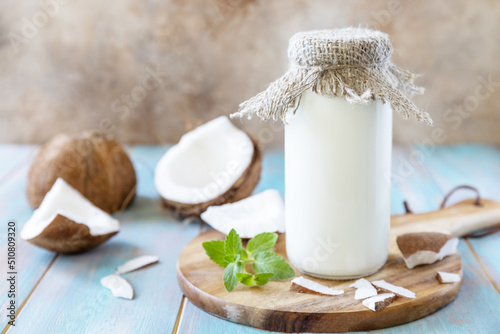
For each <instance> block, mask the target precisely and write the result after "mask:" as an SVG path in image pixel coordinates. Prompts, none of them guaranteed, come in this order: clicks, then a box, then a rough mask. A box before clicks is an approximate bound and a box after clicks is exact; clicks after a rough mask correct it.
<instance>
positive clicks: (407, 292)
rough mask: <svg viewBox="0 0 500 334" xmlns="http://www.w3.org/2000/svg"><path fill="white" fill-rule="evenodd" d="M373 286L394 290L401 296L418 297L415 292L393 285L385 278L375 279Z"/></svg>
mask: <svg viewBox="0 0 500 334" xmlns="http://www.w3.org/2000/svg"><path fill="white" fill-rule="evenodd" d="M372 284H373V286H375V287H376V288H377V289H379V290H383V291H387V292H392V293H394V294H396V296H399V297H406V298H417V296H416V295H415V293H414V292H412V291H410V290H408V289H405V288H403V287H400V286H397V285H393V284H391V283H387V282H386V281H384V280H380V281H374V282H372Z"/></svg>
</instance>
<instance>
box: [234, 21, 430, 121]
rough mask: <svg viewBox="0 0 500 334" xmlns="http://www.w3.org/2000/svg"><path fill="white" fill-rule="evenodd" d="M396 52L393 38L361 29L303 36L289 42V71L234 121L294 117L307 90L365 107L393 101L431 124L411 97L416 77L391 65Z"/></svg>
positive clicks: (403, 112)
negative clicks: (290, 115) (289, 115)
mask: <svg viewBox="0 0 500 334" xmlns="http://www.w3.org/2000/svg"><path fill="white" fill-rule="evenodd" d="M392 52H393V48H392V45H391V42H390V40H389V36H388V35H387V34H385V33H382V32H380V31H374V30H369V29H362V28H345V29H334V30H316V31H308V32H300V33H297V34H295V35H294V36H292V38H290V44H289V47H288V58H289V59H290V67H289V69H288V71H287V72H286V73H285V74H284V75H283V76H282V77H280V78H279V79H277V80H276V81H274V82H272V83H271V84H270V85H269V87H268V88H267V89H266V90H265V91H263V92H261V93H259V94H258V95H256V96H254V97H253V98H251V99H249V100H248V101H245V102H243V103H242V104H240V106H239V110H238V112H236V113H234V114H233V115H231V117H242V116H246V117H248V118H251V116H253V115H254V114H256V115H257V116H259V117H260V118H261V119H263V120H268V119H273V120H278V119H281V120H282V121H283V122H286V120H287V118H288V117H287V113H288V112H289V111H291V112H292V113H295V111H296V110H297V107H298V105H299V102H300V97H301V96H302V94H303V93H304V92H305V91H307V90H312V91H313V92H316V93H319V94H322V95H325V96H332V97H334V96H336V97H343V98H345V99H346V100H347V101H349V102H352V103H362V104H366V103H368V102H370V101H372V100H375V99H378V100H381V101H382V102H384V103H386V102H389V103H390V104H391V107H392V109H393V110H394V111H396V112H398V113H399V114H401V115H402V116H403V118H405V119H407V118H409V115H410V114H413V115H414V117H415V119H416V120H417V121H423V122H425V123H427V124H429V125H432V123H433V122H432V119H431V118H430V116H429V114H428V113H426V112H424V111H422V110H420V109H419V108H417V106H415V104H413V102H411V101H410V100H409V99H408V97H407V96H411V95H413V94H415V93H420V94H421V93H423V88H421V87H418V86H415V84H414V80H415V77H416V76H415V75H414V74H412V73H410V72H408V71H405V70H402V69H400V68H399V67H397V66H395V65H394V64H393V63H392V62H391V60H390V59H391V55H392Z"/></svg>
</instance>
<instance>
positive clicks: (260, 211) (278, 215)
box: [201, 189, 285, 238]
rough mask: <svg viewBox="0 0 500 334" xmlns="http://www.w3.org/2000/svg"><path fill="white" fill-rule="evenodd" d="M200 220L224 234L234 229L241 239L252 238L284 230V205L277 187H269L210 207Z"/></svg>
mask: <svg viewBox="0 0 500 334" xmlns="http://www.w3.org/2000/svg"><path fill="white" fill-rule="evenodd" d="M201 219H203V220H204V221H205V222H206V223H207V224H209V225H210V226H212V227H213V228H214V229H216V230H217V231H219V232H222V233H224V234H226V235H227V234H229V232H231V229H233V228H234V229H235V230H236V232H237V233H238V235H239V236H240V238H253V237H255V236H256V235H257V234H259V233H264V232H285V205H284V203H283V199H282V198H281V195H280V193H279V192H278V191H277V190H274V189H268V190H266V191H263V192H261V193H259V194H256V195H253V196H250V197H248V198H245V199H243V200H241V201H238V202H234V203H230V204H224V205H220V206H211V207H209V208H208V209H207V211H205V212H204V213H202V214H201Z"/></svg>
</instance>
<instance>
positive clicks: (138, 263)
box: [115, 255, 158, 275]
mask: <svg viewBox="0 0 500 334" xmlns="http://www.w3.org/2000/svg"><path fill="white" fill-rule="evenodd" d="M156 262H158V256H156V255H143V256H138V257H136V258H133V259H132V260H129V261H127V262H125V263H124V264H122V265H121V266H118V267H117V268H116V270H115V274H117V275H121V274H126V273H129V272H131V271H135V270H137V269H141V268H144V267H146V266H149V265H150V264H153V263H156Z"/></svg>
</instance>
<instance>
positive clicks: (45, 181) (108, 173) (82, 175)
mask: <svg viewBox="0 0 500 334" xmlns="http://www.w3.org/2000/svg"><path fill="white" fill-rule="evenodd" d="M58 178H62V179H64V180H65V181H66V182H67V183H68V184H69V185H70V186H72V187H73V188H75V189H76V190H77V191H78V192H80V193H81V194H82V195H83V196H84V197H86V198H87V199H88V200H89V201H90V202H92V203H93V204H94V205H95V206H97V207H98V208H100V209H102V210H104V211H106V212H108V213H113V212H116V211H120V210H123V209H125V208H126V207H127V206H128V205H129V204H130V203H131V202H132V200H133V198H134V197H135V190H136V177H135V171H134V166H133V165H132V162H131V161H130V158H129V157H128V155H127V153H125V151H124V150H123V148H122V147H121V146H120V145H119V144H118V143H117V142H115V141H114V140H108V139H105V138H103V137H102V136H100V135H98V134H95V133H83V134H77V135H59V136H56V137H54V138H53V139H52V140H50V141H49V142H48V143H47V144H45V145H44V146H43V147H42V148H41V150H40V151H39V152H38V154H37V155H36V157H35V159H34V161H33V163H32V165H31V168H30V171H29V174H28V184H27V188H26V192H27V196H28V201H29V203H30V205H31V207H32V208H34V209H36V208H38V207H39V206H40V204H41V203H42V200H43V198H44V197H45V194H47V192H48V191H49V190H50V189H51V188H52V186H53V184H54V182H55V181H56V180H57V179H58Z"/></svg>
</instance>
